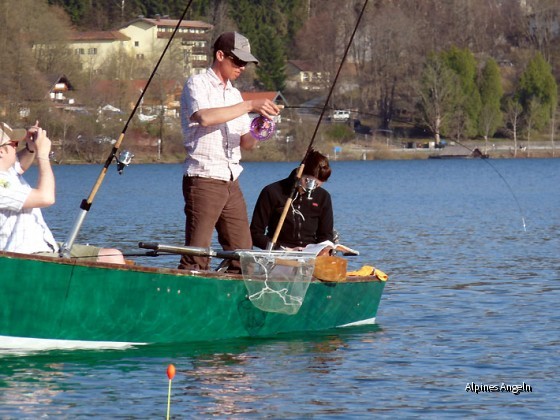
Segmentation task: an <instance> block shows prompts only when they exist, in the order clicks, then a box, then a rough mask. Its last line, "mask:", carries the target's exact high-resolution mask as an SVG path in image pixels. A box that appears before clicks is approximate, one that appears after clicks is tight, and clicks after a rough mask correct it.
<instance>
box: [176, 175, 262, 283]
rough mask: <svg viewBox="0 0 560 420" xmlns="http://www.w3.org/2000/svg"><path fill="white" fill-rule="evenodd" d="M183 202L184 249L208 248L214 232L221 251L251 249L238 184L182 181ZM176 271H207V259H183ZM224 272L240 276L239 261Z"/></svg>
mask: <svg viewBox="0 0 560 420" xmlns="http://www.w3.org/2000/svg"><path fill="white" fill-rule="evenodd" d="M183 197H184V198H185V216H186V223H185V245H186V246H196V247H203V248H208V247H210V245H211V243H212V234H213V233H214V228H215V229H216V231H217V232H218V242H219V243H220V245H221V246H222V248H223V249H224V250H225V251H233V250H236V249H251V247H252V246H253V242H252V240H251V232H250V230H249V219H248V216H247V205H246V204H245V199H244V198H243V193H242V192H241V188H240V187H239V181H238V180H236V181H221V180H218V179H211V178H201V177H189V176H184V177H183ZM179 268H181V269H185V270H208V269H209V268H210V259H209V258H208V257H200V256H191V255H183V256H182V257H181V262H180V264H179ZM228 271H231V272H240V264H239V261H233V260H232V261H231V263H230V265H229V267H228Z"/></svg>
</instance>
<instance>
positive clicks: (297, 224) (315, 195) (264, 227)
mask: <svg viewBox="0 0 560 420" xmlns="http://www.w3.org/2000/svg"><path fill="white" fill-rule="evenodd" d="M303 164H304V167H303V173H302V176H301V179H299V180H297V183H296V175H297V171H298V168H296V169H294V170H293V171H292V173H291V174H290V176H288V177H287V178H285V179H282V180H280V181H276V182H273V183H272V184H269V185H267V186H266V187H264V188H263V189H262V191H261V192H260V194H259V198H258V199H257V202H256V204H255V208H254V210H253V217H252V219H251V235H252V239H253V244H254V245H255V246H256V247H258V248H261V249H267V247H268V243H269V242H271V240H272V238H273V235H274V234H275V232H276V228H277V226H278V223H279V221H280V217H281V215H282V213H283V211H284V207H285V205H286V203H287V202H288V199H289V198H290V197H292V195H291V194H292V190H293V188H294V186H295V187H296V189H295V191H294V193H295V194H294V196H293V200H292V202H291V205H290V209H289V210H288V213H287V214H286V218H285V220H284V222H283V224H282V228H281V230H280V233H279V235H278V239H277V241H276V243H275V247H276V249H290V250H301V249H303V248H305V247H306V246H307V245H309V244H320V243H321V242H324V241H331V242H334V226H333V224H334V218H333V207H332V201H331V196H330V194H329V192H328V191H327V190H325V189H323V188H322V185H323V183H324V182H326V181H327V180H328V179H329V177H330V176H331V167H330V165H329V160H328V158H327V157H326V156H325V155H323V154H322V153H320V152H318V151H316V150H313V149H311V150H310V151H309V153H308V154H307V156H306V158H305V160H304V161H303ZM326 251H329V250H326Z"/></svg>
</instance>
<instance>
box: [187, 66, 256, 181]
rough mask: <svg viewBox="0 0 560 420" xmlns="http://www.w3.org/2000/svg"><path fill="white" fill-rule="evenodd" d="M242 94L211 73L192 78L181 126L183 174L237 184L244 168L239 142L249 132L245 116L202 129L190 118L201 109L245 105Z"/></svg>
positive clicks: (188, 81) (188, 87)
mask: <svg viewBox="0 0 560 420" xmlns="http://www.w3.org/2000/svg"><path fill="white" fill-rule="evenodd" d="M242 101H243V99H242V98H241V93H240V92H239V90H237V89H236V88H234V87H233V86H232V84H231V82H230V81H228V82H227V84H226V85H224V84H223V83H222V82H221V81H220V79H219V78H218V76H216V74H215V73H214V71H213V70H212V69H208V70H207V71H206V73H202V74H197V75H194V76H191V77H190V78H189V79H188V80H187V82H186V83H185V86H184V88H183V93H182V95H181V124H182V127H183V138H184V145H185V149H186V151H187V158H186V159H185V163H184V174H185V175H188V176H200V177H203V178H214V179H220V180H224V181H230V180H235V179H237V178H238V177H239V175H240V174H241V171H242V170H243V168H242V167H241V165H240V164H239V161H240V159H241V147H240V145H239V143H240V138H241V136H242V135H243V134H246V133H248V132H249V129H250V123H251V121H250V119H249V115H247V114H245V115H242V116H240V117H238V118H235V119H234V120H231V121H228V122H226V123H224V124H218V125H214V126H210V127H202V126H200V125H199V124H198V123H196V122H194V121H192V120H191V119H190V117H191V116H192V115H193V114H194V113H195V112H197V111H198V110H201V109H208V108H218V107H225V106H230V105H235V104H237V103H239V102H242Z"/></svg>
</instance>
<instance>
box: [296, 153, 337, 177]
mask: <svg viewBox="0 0 560 420" xmlns="http://www.w3.org/2000/svg"><path fill="white" fill-rule="evenodd" d="M303 165H304V167H303V175H310V176H314V177H315V178H317V179H318V180H319V181H321V182H326V181H327V180H328V179H329V177H330V176H331V167H330V165H329V159H327V157H326V156H325V155H323V154H321V153H319V152H318V151H316V150H313V149H311V150H310V151H309V153H308V154H307V157H306V158H305V160H304V161H303Z"/></svg>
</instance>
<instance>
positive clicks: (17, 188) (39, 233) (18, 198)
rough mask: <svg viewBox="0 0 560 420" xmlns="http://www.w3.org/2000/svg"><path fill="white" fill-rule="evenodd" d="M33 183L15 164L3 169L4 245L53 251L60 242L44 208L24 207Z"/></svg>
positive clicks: (0, 218) (0, 234)
mask: <svg viewBox="0 0 560 420" xmlns="http://www.w3.org/2000/svg"><path fill="white" fill-rule="evenodd" d="M30 192H31V186H30V185H29V184H28V183H27V181H25V179H23V177H22V176H21V175H20V174H18V172H17V170H16V168H14V167H11V168H10V169H9V170H8V171H7V172H0V249H1V250H3V251H12V252H21V253H24V254H32V253H35V252H53V251H56V250H57V249H58V246H57V244H56V242H55V240H54V238H53V235H52V233H51V231H50V229H49V228H48V226H47V224H46V223H45V220H44V219H43V214H42V213H41V209H39V208H33V209H24V208H23V204H24V203H25V200H27V197H28V196H29V193H30Z"/></svg>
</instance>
